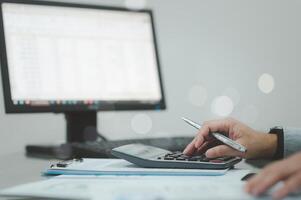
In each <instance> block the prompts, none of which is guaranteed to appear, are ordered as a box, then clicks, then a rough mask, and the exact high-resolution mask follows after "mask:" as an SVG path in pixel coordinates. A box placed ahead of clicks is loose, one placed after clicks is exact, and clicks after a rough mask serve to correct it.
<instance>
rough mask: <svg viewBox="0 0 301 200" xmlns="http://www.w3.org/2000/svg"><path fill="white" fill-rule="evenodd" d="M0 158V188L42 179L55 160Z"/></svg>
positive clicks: (17, 156) (17, 155) (21, 156)
mask: <svg viewBox="0 0 301 200" xmlns="http://www.w3.org/2000/svg"><path fill="white" fill-rule="evenodd" d="M0 159H1V165H0V177H1V178H0V189H4V188H8V187H11V186H15V185H20V184H24V183H29V182H33V181H39V180H43V179H44V178H43V177H41V172H42V171H43V170H44V169H46V168H47V167H49V166H50V164H51V163H53V162H56V161H55V160H47V159H37V158H28V157H26V156H25V153H24V152H20V153H12V154H8V155H4V156H0ZM237 167H238V168H243V169H250V170H252V171H257V170H258V169H257V168H254V167H252V166H251V165H249V164H246V163H245V162H241V163H239V164H238V165H237ZM3 199H5V198H1V197H0V200H3Z"/></svg>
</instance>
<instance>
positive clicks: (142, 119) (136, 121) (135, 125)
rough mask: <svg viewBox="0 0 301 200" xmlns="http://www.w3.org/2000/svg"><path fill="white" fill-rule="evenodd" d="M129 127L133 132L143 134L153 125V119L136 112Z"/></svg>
mask: <svg viewBox="0 0 301 200" xmlns="http://www.w3.org/2000/svg"><path fill="white" fill-rule="evenodd" d="M131 127H132V129H133V131H134V132H135V133H138V134H142V135H145V134H147V133H149V132H150V130H151V129H152V127H153V121H152V119H151V118H150V116H148V115H146V114H137V115H135V116H134V117H133V118H132V120H131Z"/></svg>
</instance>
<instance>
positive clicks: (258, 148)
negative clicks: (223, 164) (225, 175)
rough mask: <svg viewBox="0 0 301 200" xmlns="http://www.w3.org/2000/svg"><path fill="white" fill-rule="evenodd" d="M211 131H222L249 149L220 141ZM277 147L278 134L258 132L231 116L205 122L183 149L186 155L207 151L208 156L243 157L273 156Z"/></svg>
mask: <svg viewBox="0 0 301 200" xmlns="http://www.w3.org/2000/svg"><path fill="white" fill-rule="evenodd" d="M211 132H222V133H224V134H226V135H227V136H228V137H229V138H231V139H232V140H234V141H236V142H238V143H240V144H242V145H244V146H245V147H246V148H247V149H248V150H247V152H246V153H241V152H239V151H237V150H235V149H233V148H231V147H229V146H227V145H224V144H221V143H218V142H217V140H216V139H214V138H213V137H212V136H210V133H211ZM276 148H277V136H276V135H274V134H264V133H260V132H257V131H255V130H253V129H251V128H250V127H248V126H246V125H244V124H243V123H241V122H239V121H236V120H234V119H231V118H227V119H221V120H213V121H208V122H205V123H203V126H202V128H201V129H200V130H199V132H198V134H197V135H196V137H195V138H194V139H193V141H192V142H191V143H190V144H188V145H187V147H186V148H185V150H184V151H183V153H184V154H186V155H192V154H198V153H206V156H207V157H208V158H214V157H222V156H239V157H243V158H248V159H250V158H271V157H272V156H273V155H274V153H275V151H276Z"/></svg>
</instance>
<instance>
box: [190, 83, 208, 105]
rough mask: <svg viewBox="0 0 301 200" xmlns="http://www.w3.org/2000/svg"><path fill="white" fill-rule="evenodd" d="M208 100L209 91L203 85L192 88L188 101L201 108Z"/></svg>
mask: <svg viewBox="0 0 301 200" xmlns="http://www.w3.org/2000/svg"><path fill="white" fill-rule="evenodd" d="M206 100H207V89H206V88H205V87H204V86H202V85H195V86H193V87H191V88H190V90H189V93H188V101H189V103H190V104H192V105H194V106H198V107H201V106H203V105H204V104H205V102H206Z"/></svg>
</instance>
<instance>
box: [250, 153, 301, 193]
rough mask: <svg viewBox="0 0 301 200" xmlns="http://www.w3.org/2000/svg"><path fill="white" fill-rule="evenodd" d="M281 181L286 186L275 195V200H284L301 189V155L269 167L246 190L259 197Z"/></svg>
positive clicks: (251, 181) (254, 178)
mask: <svg viewBox="0 0 301 200" xmlns="http://www.w3.org/2000/svg"><path fill="white" fill-rule="evenodd" d="M280 181H283V183H284V184H283V186H282V187H280V189H278V190H277V191H275V192H274V193H273V198H274V199H282V198H284V197H285V196H287V195H288V194H289V193H292V192H296V191H298V190H299V189H301V153H297V154H294V155H292V156H291V157H288V158H287V159H284V160H281V161H277V162H274V163H272V164H270V165H268V166H267V167H265V168H264V169H263V170H262V171H261V172H260V173H259V174H258V175H256V176H254V177H252V178H251V179H250V180H249V181H248V182H247V184H246V186H245V190H246V192H248V193H250V194H252V195H255V196H258V195H260V194H262V193H264V192H265V191H266V190H268V189H269V188H270V187H272V186H273V185H275V184H276V183H277V182H280Z"/></svg>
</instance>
